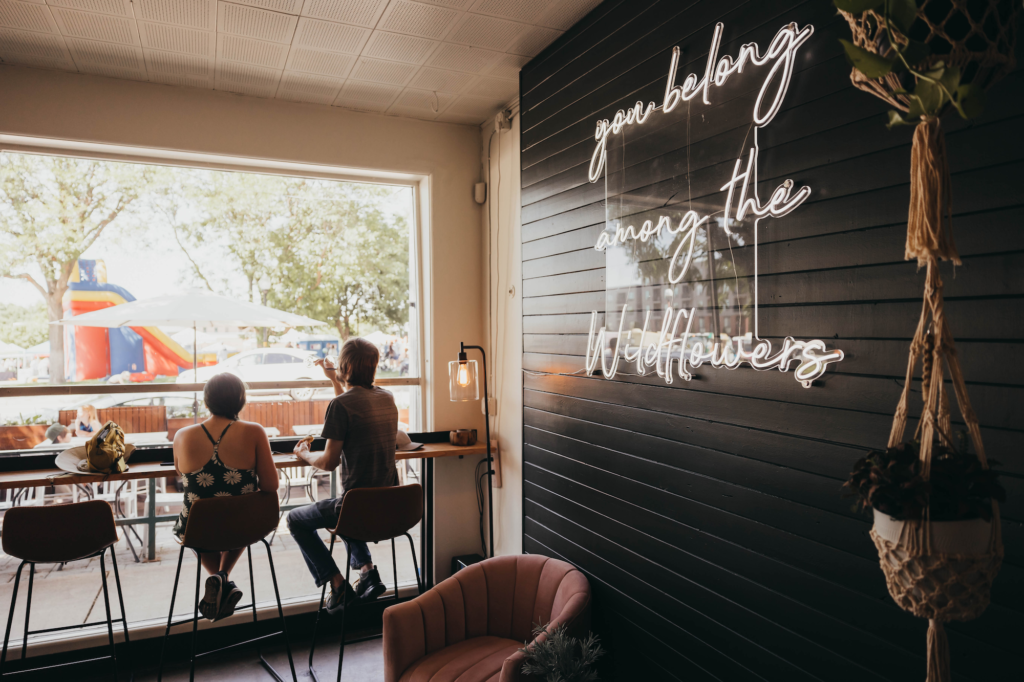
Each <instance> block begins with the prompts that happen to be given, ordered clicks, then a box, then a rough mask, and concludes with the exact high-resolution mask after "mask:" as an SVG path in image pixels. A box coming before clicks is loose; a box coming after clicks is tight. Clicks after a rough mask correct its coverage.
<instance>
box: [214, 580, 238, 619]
mask: <svg viewBox="0 0 1024 682" xmlns="http://www.w3.org/2000/svg"><path fill="white" fill-rule="evenodd" d="M221 594H223V595H224V598H223V599H222V600H221V603H220V610H219V611H218V612H217V618H216V620H220V619H221V618H227V617H228V616H231V615H233V614H234V613H235V607H236V606H238V602H240V601H241V600H242V591H241V590H240V589H238V585H236V584H235V583H234V581H233V580H228V581H227V582H225V583H224V586H223V587H222V588H221Z"/></svg>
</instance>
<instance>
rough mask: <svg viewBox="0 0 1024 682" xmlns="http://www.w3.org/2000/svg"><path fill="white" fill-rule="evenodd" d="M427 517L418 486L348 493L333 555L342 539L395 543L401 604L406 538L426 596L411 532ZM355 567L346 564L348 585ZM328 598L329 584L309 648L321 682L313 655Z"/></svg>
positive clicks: (394, 561) (341, 660)
mask: <svg viewBox="0 0 1024 682" xmlns="http://www.w3.org/2000/svg"><path fill="white" fill-rule="evenodd" d="M422 518H423V488H422V486H420V485H419V484H418V483H413V484H411V485H400V486H393V487H388V488H355V489H353V490H349V491H348V492H347V493H345V498H344V500H342V503H341V512H340V513H339V514H338V524H337V525H336V526H335V527H334V529H333V530H331V531H330V533H331V550H330V551H331V553H332V554H333V553H334V543H335V541H336V540H337V538H338V537H341V538H342V539H343V540H344V539H349V540H359V541H360V542H381V541H384V540H390V541H391V566H392V569H393V570H394V576H395V603H396V604H397V603H398V561H397V559H396V557H395V538H397V537H399V536H402V535H404V536H405V537H406V538H407V539H408V540H409V549H410V550H412V562H413V569H414V570H415V571H416V586H417V588H418V590H419V593H420V594H422V593H423V581H422V580H421V579H420V568H419V564H418V563H417V562H416V547H415V545H414V544H413V541H412V536H411V535H409V531H410V530H411V529H412V528H414V527H415V526H416V524H417V523H419V522H420V520H421V519H422ZM351 571H352V565H351V562H350V561H346V562H345V582H346V583H348V581H349V578H350V577H351ZM326 596H327V585H326V584H324V588H323V591H322V592H321V594H320V609H319V610H318V611H317V614H316V622H315V623H314V624H313V641H312V643H311V644H310V647H309V674H310V675H311V676H312V677H313V679H314V680H317V682H319V679H320V678H319V677H317V674H316V670H314V669H313V653H314V652H315V651H316V630H317V626H318V625H319V624H320V614H321V613H323V612H324V598H325V597H326ZM347 612H348V606H346V607H345V608H343V609H342V611H341V651H340V653H339V654H338V682H341V669H342V665H343V664H344V662H345V615H346V614H347Z"/></svg>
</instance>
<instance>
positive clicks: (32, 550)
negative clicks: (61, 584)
mask: <svg viewBox="0 0 1024 682" xmlns="http://www.w3.org/2000/svg"><path fill="white" fill-rule="evenodd" d="M116 542H117V527H116V525H115V524H114V514H113V512H112V511H111V510H110V506H109V505H108V504H107V503H106V502H101V501H99V500H92V501H89V502H80V503H77V504H62V505H54V506H50V507H14V508H12V509H9V510H8V511H7V512H6V513H5V515H4V529H3V550H4V553H6V554H8V555H10V556H12V557H14V558H16V559H21V564H20V565H19V566H18V572H17V573H16V574H15V576H14V593H13V594H12V595H11V611H10V614H9V615H8V617H7V630H6V632H5V633H4V647H3V652H2V653H0V677H3V676H5V675H13V674H19V673H25V672H32V671H35V670H51V669H53V668H60V667H64V666H67V665H74V664H75V663H85V662H87V661H73V662H71V663H62V664H59V665H51V666H43V667H41V668H32V669H29V670H25V669H21V670H17V671H14V672H7V671H6V670H5V669H4V668H5V663H6V660H7V648H8V645H9V643H10V639H11V625H12V623H13V622H14V607H15V605H16V604H17V601H18V587H19V585H20V583H21V571H22V569H23V568H24V567H25V564H28V565H29V572H28V595H27V597H26V601H25V634H24V637H23V639H22V641H21V660H22V661H24V660H25V656H26V654H27V652H28V637H29V635H32V634H38V633H41V632H56V631H60V630H71V629H78V628H84V627H91V626H93V625H97V624H98V623H81V624H78V625H66V626H63V627H58V628H47V629H45V630H29V618H30V616H31V615H32V587H33V585H32V583H33V582H34V580H33V579H34V578H35V573H36V564H63V563H67V562H69V561H79V560H83V559H92V558H94V557H99V559H100V580H101V581H102V583H103V605H104V607H105V608H106V613H107V619H106V624H107V637H108V639H109V642H110V653H109V654H108V655H106V656H99V657H96V658H90V659H88V661H90V662H91V661H99V660H104V659H108V658H109V659H110V661H111V665H112V666H113V674H114V680H117V648H116V647H115V645H114V623H115V622H116V621H120V622H121V626H122V627H123V628H124V641H125V648H126V653H128V652H127V649H128V647H129V646H130V641H129V639H128V621H127V618H126V617H125V612H124V599H123V597H122V595H121V576H120V574H119V573H118V570H117V559H116V558H115V557H114V544H115V543H116ZM108 549H109V550H110V563H111V564H112V565H113V567H114V581H115V583H116V584H117V601H118V604H119V605H120V607H121V617H120V618H117V619H114V618H112V617H111V615H110V597H109V594H108V591H107V568H106V559H105V556H106V552H107V550H108ZM129 656H130V655H129ZM128 668H129V670H131V658H130V657H129V660H128Z"/></svg>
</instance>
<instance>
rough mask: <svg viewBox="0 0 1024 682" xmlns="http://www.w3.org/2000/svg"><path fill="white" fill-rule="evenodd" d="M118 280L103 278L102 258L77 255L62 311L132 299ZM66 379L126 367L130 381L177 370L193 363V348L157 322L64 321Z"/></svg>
mask: <svg viewBox="0 0 1024 682" xmlns="http://www.w3.org/2000/svg"><path fill="white" fill-rule="evenodd" d="M134 300H135V297H134V296H132V295H131V294H130V293H128V292H127V291H126V290H125V289H122V288H121V287H119V286H117V285H116V284H108V283H107V266H106V264H105V263H104V262H103V261H102V260H85V259H82V260H79V261H78V263H77V264H76V265H75V268H74V270H72V271H71V277H70V279H69V280H68V291H67V292H65V294H64V317H70V316H73V315H81V314H82V313H88V312H91V311H93V310H99V309H101V308H109V307H110V306H115V305H120V304H121V303H128V302H129V301H134ZM65 330H66V331H65V332H64V334H65V337H64V347H65V349H66V352H65V358H66V360H65V368H64V370H65V371H64V374H65V377H66V380H67V381H84V380H86V379H103V378H105V377H108V376H110V375H112V374H120V373H122V372H128V373H129V375H130V376H131V379H132V381H152V380H153V378H155V377H157V376H160V375H163V376H177V374H178V370H179V369H182V368H184V369H192V354H191V353H189V352H188V351H187V350H185V349H184V348H182V347H181V346H180V345H179V344H178V343H176V342H175V341H174V340H173V339H171V338H170V337H169V336H167V335H166V334H164V333H163V332H162V331H160V330H159V329H158V328H156V327H113V328H110V329H106V328H104V327H71V326H69V327H65Z"/></svg>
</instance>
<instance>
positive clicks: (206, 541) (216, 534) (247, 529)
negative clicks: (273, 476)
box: [157, 491, 297, 682]
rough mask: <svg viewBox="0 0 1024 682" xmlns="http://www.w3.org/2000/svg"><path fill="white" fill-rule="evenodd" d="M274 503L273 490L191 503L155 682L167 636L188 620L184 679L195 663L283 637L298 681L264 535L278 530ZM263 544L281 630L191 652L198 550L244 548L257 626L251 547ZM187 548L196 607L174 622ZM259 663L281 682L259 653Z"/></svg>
mask: <svg viewBox="0 0 1024 682" xmlns="http://www.w3.org/2000/svg"><path fill="white" fill-rule="evenodd" d="M278 509H279V507H278V501H277V493H276V492H266V491H260V492H255V493H249V494H248V495H235V496H232V497H210V498H206V499H202V500H196V501H195V502H193V503H192V509H191V510H190V511H189V514H188V521H187V522H186V524H185V534H184V536H183V537H182V541H181V550H180V551H179V552H178V570H177V571H175V573H174V591H173V592H172V593H171V609H170V612H169V613H168V614H167V629H166V630H165V631H164V642H163V645H162V646H161V647H160V668H159V672H158V673H157V681H158V682H159V681H160V680H162V679H163V674H164V651H165V650H166V648H167V637H168V636H169V635H170V632H171V627H173V626H175V625H181V624H183V623H188V622H189V621H190V620H191V621H192V656H191V661H190V662H191V668H190V670H189V676H188V679H189V680H190V682H191V681H192V680H194V679H195V674H196V659H197V658H202V657H203V656H209V655H210V654H214V653H217V652H219V651H224V650H225V649H234V648H236V647H240V646H245V645H246V644H252V643H253V642H259V641H262V640H264V639H269V638H271V637H276V636H277V635H283V636H284V644H285V648H286V649H287V651H288V665H289V667H290V668H291V671H292V680H293V682H297V678H296V677H295V663H294V662H293V661H292V647H291V643H290V642H289V641H288V630H287V627H286V625H285V620H284V609H283V608H281V593H280V591H278V589H277V573H276V572H275V571H274V557H273V555H272V554H271V552H270V545H269V544H268V543H267V540H266V537H267V536H268V535H269V534H270V533H271V531H273V530H274V529H275V528H277V523H278ZM257 542H262V543H263V545H264V547H266V548H267V561H269V562H270V577H271V579H272V580H273V582H274V596H275V597H276V598H277V615H278V617H279V618H280V619H281V629H280V630H277V631H276V632H271V633H269V634H266V635H261V636H259V637H254V638H252V639H247V640H245V641H244V642H237V643H235V644H230V645H228V646H225V647H220V648H219V649H212V650H210V651H204V652H202V653H199V654H196V630H197V629H198V627H199V595H200V592H199V585H200V581H201V579H202V575H203V565H202V562H201V561H200V558H201V557H202V554H203V552H229V551H231V550H236V549H242V548H243V547H244V548H245V550H246V552H247V554H248V556H249V589H250V595H251V596H252V604H251V606H252V621H253V622H254V623H255V622H257V617H256V580H255V579H254V578H253V574H252V545H254V544H256V543H257ZM186 549H190V550H192V552H193V553H195V555H196V603H195V609H194V611H193V614H192V618H186V619H184V620H180V621H178V622H176V623H174V622H171V619H172V618H173V616H174V598H175V596H176V595H177V593H178V577H179V576H180V575H181V559H182V557H183V556H184V555H185V550H186ZM246 608H249V605H248V604H247V605H245V606H239V607H238V610H243V609H246ZM258 652H259V656H260V663H262V664H263V667H264V668H266V670H267V672H269V673H270V674H271V675H273V677H274V679H276V680H277V681H278V682H284V680H283V679H282V678H281V676H280V675H278V673H277V671H276V670H274V666H272V665H270V663H269V662H268V661H267V659H265V658H264V657H263V651H262V650H261V649H258Z"/></svg>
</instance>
